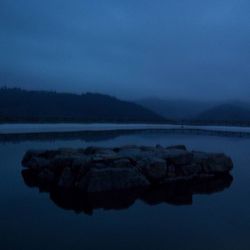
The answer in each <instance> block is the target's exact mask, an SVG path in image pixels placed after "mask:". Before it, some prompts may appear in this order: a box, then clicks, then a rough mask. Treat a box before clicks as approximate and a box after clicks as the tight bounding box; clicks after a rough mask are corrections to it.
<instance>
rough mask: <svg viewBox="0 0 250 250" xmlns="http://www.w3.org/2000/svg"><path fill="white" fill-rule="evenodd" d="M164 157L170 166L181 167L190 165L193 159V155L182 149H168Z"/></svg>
mask: <svg viewBox="0 0 250 250" xmlns="http://www.w3.org/2000/svg"><path fill="white" fill-rule="evenodd" d="M163 157H164V158H165V159H166V160H167V163H168V164H169V165H170V164H173V165H174V166H181V165H188V164H190V163H191V162H192V159H193V154H192V153H190V152H188V151H186V150H181V149H167V150H166V152H165V155H164V156H163Z"/></svg>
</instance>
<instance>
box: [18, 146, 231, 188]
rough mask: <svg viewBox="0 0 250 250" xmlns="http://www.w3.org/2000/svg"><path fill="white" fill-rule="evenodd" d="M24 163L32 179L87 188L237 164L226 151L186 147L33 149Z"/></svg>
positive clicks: (202, 174)
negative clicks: (190, 149) (198, 150)
mask: <svg viewBox="0 0 250 250" xmlns="http://www.w3.org/2000/svg"><path fill="white" fill-rule="evenodd" d="M22 164H23V166H24V167H26V168H27V169H28V170H31V171H32V177H34V176H36V177H37V179H38V180H39V185H40V184H41V182H44V183H45V184H46V183H49V184H53V185H55V187H58V188H66V189H71V188H74V189H79V190H81V191H85V192H106V191H110V190H122V189H131V188H137V187H144V188H145V187H147V186H148V185H154V186H155V185H160V184H162V183H169V182H175V181H179V180H190V179H194V178H198V179H199V180H202V179H205V178H208V177H209V178H210V177H216V176H221V175H226V174H229V172H230V171H231V170H232V167H233V162H232V160H231V158H230V157H228V156H226V155H225V154H211V153H204V152H189V151H187V150H186V147H185V146H183V145H177V146H171V147H167V148H166V147H162V146H160V145H157V146H155V147H148V146H135V145H126V146H123V147H120V148H113V149H112V148H101V147H88V148H86V149H68V148H64V149H59V150H44V151H40V150H39V151H36V150H30V151H28V152H27V153H26V154H25V155H24V158H23V160H22ZM33 179H35V177H34V178H33Z"/></svg>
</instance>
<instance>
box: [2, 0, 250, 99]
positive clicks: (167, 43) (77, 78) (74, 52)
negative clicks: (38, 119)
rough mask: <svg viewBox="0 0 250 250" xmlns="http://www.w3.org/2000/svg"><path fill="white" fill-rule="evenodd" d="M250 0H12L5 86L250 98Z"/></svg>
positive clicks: (6, 4) (5, 24) (5, 14)
mask: <svg viewBox="0 0 250 250" xmlns="http://www.w3.org/2000/svg"><path fill="white" fill-rule="evenodd" d="M249 13H250V2H249V1H247V0H219V1H218V0H211V1H206V2H204V1H198V0H190V1H184V0H183V1H181V0H170V1H163V0H158V1H147V0H138V1H132V0H127V1H117V0H107V1H96V0H91V1H90V0H86V1H80V0H75V1H73V2H70V1H66V0H43V1H38V0H25V1H19V0H12V1H10V0H2V1H1V3H0V37H1V38H0V39H1V48H0V52H1V57H0V86H7V87H21V88H25V89H35V90H37V89H43V90H56V91H59V92H73V93H81V92H100V93H105V94H111V95H115V96H117V97H120V98H124V99H140V98H145V97H158V98H163V99H189V100H190V99H191V100H206V101H211V100H213V101H215V100H216V101H218V100H229V99H230V100H231V99H234V100H243V101H244V100H247V99H248V98H249V95H250V84H249V83H250V32H249V31H250V15H249Z"/></svg>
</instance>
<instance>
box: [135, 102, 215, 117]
mask: <svg viewBox="0 0 250 250" xmlns="http://www.w3.org/2000/svg"><path fill="white" fill-rule="evenodd" d="M136 103H138V104H139V105H142V106H143V107H145V108H148V109H150V110H152V111H153V112H155V113H157V114H159V115H162V116H164V117H165V118H168V119H173V120H185V119H193V118H195V117H196V116H197V115H199V114H200V113H201V112H204V111H205V110H208V109H209V108H211V107H213V106H215V105H216V103H214V102H202V101H188V100H164V99H159V98H145V99H141V100H137V101H136Z"/></svg>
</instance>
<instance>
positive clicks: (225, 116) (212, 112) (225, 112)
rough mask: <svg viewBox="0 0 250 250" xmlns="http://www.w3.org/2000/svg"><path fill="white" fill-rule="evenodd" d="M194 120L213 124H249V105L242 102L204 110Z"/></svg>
mask: <svg viewBox="0 0 250 250" xmlns="http://www.w3.org/2000/svg"><path fill="white" fill-rule="evenodd" d="M195 120H200V121H214V122H223V121H227V122H232V123H234V122H250V104H249V103H242V102H232V103H225V104H221V105H218V106H215V107H213V108H211V109H209V110H206V111H204V112H202V113H201V114H199V115H198V116H196V117H195Z"/></svg>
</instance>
